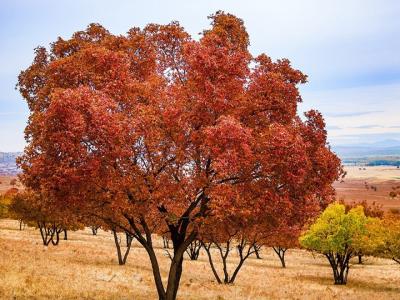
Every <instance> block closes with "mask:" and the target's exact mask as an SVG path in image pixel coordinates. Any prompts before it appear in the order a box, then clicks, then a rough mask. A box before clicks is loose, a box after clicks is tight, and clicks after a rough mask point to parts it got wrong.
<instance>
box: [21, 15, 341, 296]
mask: <svg viewBox="0 0 400 300" xmlns="http://www.w3.org/2000/svg"><path fill="white" fill-rule="evenodd" d="M210 19H211V28H210V29H209V30H205V31H204V32H203V34H202V36H201V38H200V39H199V40H195V39H193V38H192V37H191V36H190V35H189V34H188V33H186V32H185V31H184V29H183V28H182V27H181V26H180V25H179V23H177V22H172V23H170V24H168V25H157V24H149V25H147V26H146V27H145V28H143V29H139V28H132V29H130V30H129V31H128V33H127V34H126V35H123V36H117V35H113V34H111V33H109V32H108V31H107V30H106V29H104V28H103V27H102V26H101V25H98V24H91V25H89V27H88V28H87V29H86V30H85V31H79V32H76V33H75V34H74V35H73V36H72V38H70V39H68V40H64V39H62V38H59V39H58V40H57V41H56V42H54V43H53V44H51V47H50V50H46V49H45V48H43V47H39V48H37V49H36V56H35V59H34V61H33V63H32V65H31V66H30V67H29V68H27V69H26V70H25V71H23V72H22V73H21V74H20V76H19V83H18V87H19V90H20V92H21V94H22V96H23V97H24V98H25V100H26V101H27V103H28V106H29V109H30V111H31V114H30V117H29V122H28V125H27V128H26V140H27V142H28V145H27V147H26V149H25V152H24V154H23V156H22V157H21V158H20V160H19V164H20V166H21V168H22V169H23V175H22V176H21V180H22V181H23V183H24V184H25V185H26V186H27V187H28V188H29V189H32V190H35V191H37V192H40V193H41V194H42V195H45V197H43V199H53V200H55V201H52V205H53V206H52V207H53V208H54V209H66V208H67V209H68V210H69V211H70V212H71V213H79V214H82V215H88V216H89V215H90V216H91V217H96V218H98V219H100V220H101V222H106V223H107V224H109V226H113V227H114V228H118V230H119V231H121V230H122V231H125V232H127V233H128V234H130V235H131V236H133V237H134V238H136V239H137V240H138V241H139V243H140V244H141V245H142V246H143V247H144V248H145V249H146V251H147V253H148V255H149V258H150V261H151V265H152V270H153V275H154V280H155V284H156V288H157V292H158V295H159V298H160V299H175V298H176V294H177V291H178V287H179V282H180V277H181V273H182V261H183V254H184V252H185V250H186V249H187V247H188V245H189V244H190V243H191V242H192V241H194V240H195V239H196V238H197V237H198V234H199V231H200V230H201V226H202V224H203V223H204V222H205V221H206V220H207V219H208V218H210V217H214V218H215V217H218V216H220V219H223V218H224V214H226V213H228V214H232V213H235V212H236V213H239V214H240V217H242V218H246V217H251V216H254V215H257V214H265V215H267V214H268V212H267V214H266V213H265V210H268V209H269V208H270V207H274V206H278V205H279V206H280V207H282V208H285V207H291V208H293V207H294V208H295V209H296V211H297V214H298V215H299V216H301V217H302V218H303V217H306V216H309V215H312V214H313V213H315V211H318V210H319V209H320V207H321V206H324V205H326V203H328V202H329V201H330V200H331V197H332V195H333V192H334V191H333V189H332V186H331V184H332V182H333V181H335V180H336V179H337V178H338V177H339V176H340V175H341V173H342V170H341V167H340V161H339V159H338V158H337V157H336V156H335V155H334V154H333V153H332V152H331V151H330V149H329V147H328V145H327V142H326V131H325V129H324V126H325V125H324V122H323V119H322V117H321V115H320V114H319V113H318V112H316V111H310V112H308V113H307V114H306V117H305V120H304V121H302V120H301V118H300V117H299V116H298V115H297V105H298V103H299V102H300V101H301V97H300V94H299V91H298V88H297V85H298V84H301V83H305V82H306V76H305V75H304V74H302V73H301V72H300V71H298V70H295V69H293V68H292V67H291V65H290V63H289V61H288V60H286V59H283V60H278V61H276V62H273V61H272V60H271V59H270V58H269V57H268V56H267V55H265V54H261V55H259V56H256V57H253V56H252V55H251V54H250V52H249V50H248V47H249V37H248V34H247V32H246V30H245V27H244V24H243V22H242V20H240V19H238V18H236V17H235V16H233V15H230V14H226V13H223V12H217V13H216V14H214V15H212V16H210ZM54 203H55V204H54ZM274 209H276V207H275V208H274ZM282 211H283V212H284V211H285V210H284V209H283V210H282ZM164 228H167V230H168V231H169V235H170V238H171V241H172V243H173V253H172V255H171V264H170V267H169V275H168V278H167V279H166V281H163V278H162V276H161V274H160V269H159V263H158V260H157V256H156V253H155V250H154V247H153V240H152V238H153V235H152V234H153V233H159V232H165V230H164Z"/></svg>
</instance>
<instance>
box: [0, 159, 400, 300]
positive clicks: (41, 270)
mask: <svg viewBox="0 0 400 300" xmlns="http://www.w3.org/2000/svg"><path fill="white" fill-rule="evenodd" d="M363 168H364V167H363ZM363 168H361V170H360V169H359V167H346V171H347V176H346V178H345V180H344V182H340V183H339V182H338V183H336V184H335V188H336V190H337V193H338V198H344V199H345V200H346V201H352V200H364V199H365V200H367V201H377V202H379V203H381V204H382V205H383V206H384V208H385V209H390V208H400V200H393V199H390V197H389V196H388V193H389V191H390V189H391V187H392V186H394V185H397V184H398V183H399V178H400V170H399V169H396V168H395V167H365V170H364V169H363ZM11 179H12V178H11V177H1V178H0V181H1V182H2V183H1V184H0V192H4V191H5V190H7V189H8V188H9V187H10V186H9V182H10V180H11ZM365 183H367V185H368V186H375V187H376V188H377V190H376V191H375V190H372V189H371V188H369V189H367V188H366V186H365ZM157 242H158V245H157V246H158V247H157V255H158V258H159V260H160V264H161V268H162V273H163V276H164V277H166V276H167V267H166V266H167V265H168V264H169V258H168V257H167V256H166V253H165V251H164V250H163V248H162V247H161V246H162V245H161V241H160V240H158V239H157ZM0 249H1V255H0V298H1V299H157V295H156V293H155V287H154V283H153V278H152V272H151V267H150V263H149V260H148V258H147V254H146V252H145V251H144V249H142V248H141V247H140V245H138V244H137V242H136V243H134V245H133V248H132V250H131V253H130V254H129V257H128V262H127V265H125V266H119V265H118V263H117V257H116V250H115V245H114V243H113V240H112V236H111V234H110V233H107V232H103V231H100V232H99V234H98V235H97V236H93V235H92V233H91V231H90V230H88V229H87V230H85V231H77V232H70V233H69V240H68V241H64V240H61V241H60V244H59V245H58V246H57V247H54V246H49V247H44V246H43V245H42V242H41V239H40V235H39V232H38V231H37V230H34V229H33V228H26V229H25V230H23V231H19V230H18V222H17V221H13V220H0ZM261 256H262V257H263V259H261V260H259V259H256V258H255V257H251V258H249V259H248V261H246V263H245V265H244V267H243V269H242V271H241V272H240V273H239V276H238V278H237V281H236V282H235V284H234V285H230V286H226V285H218V284H217V283H216V282H215V280H214V277H213V275H212V273H211V271H210V268H209V265H208V260H207V257H206V255H205V253H204V252H203V253H201V255H200V258H199V260H198V261H190V260H189V259H187V260H185V262H184V272H183V277H182V281H181V286H180V290H179V294H178V298H179V299H182V300H183V299H220V300H222V299H362V298H364V299H373V298H375V299H399V298H400V265H398V264H396V263H395V262H393V261H391V260H387V259H378V258H366V260H365V263H364V264H363V265H359V264H357V263H356V261H354V262H353V263H352V266H351V269H350V273H349V282H348V284H347V286H335V285H333V283H332V275H331V269H330V267H329V264H328V262H327V260H326V259H325V258H324V257H322V256H320V255H317V254H315V255H313V254H312V253H310V252H306V251H303V250H289V251H288V252H287V255H286V257H287V268H286V269H282V268H281V267H280V262H279V260H278V258H277V257H276V256H275V254H274V253H273V251H272V249H268V248H267V249H263V251H262V253H261ZM234 263H235V257H233V258H231V261H230V267H233V264H234Z"/></svg>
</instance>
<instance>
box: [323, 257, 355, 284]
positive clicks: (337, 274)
mask: <svg viewBox="0 0 400 300" xmlns="http://www.w3.org/2000/svg"><path fill="white" fill-rule="evenodd" d="M325 256H326V257H327V258H328V260H329V263H330V265H331V267H332V272H333V278H334V281H335V284H337V285H344V284H346V283H347V275H348V274H349V268H350V266H349V261H350V258H351V253H345V254H344V255H342V254H338V253H328V254H325Z"/></svg>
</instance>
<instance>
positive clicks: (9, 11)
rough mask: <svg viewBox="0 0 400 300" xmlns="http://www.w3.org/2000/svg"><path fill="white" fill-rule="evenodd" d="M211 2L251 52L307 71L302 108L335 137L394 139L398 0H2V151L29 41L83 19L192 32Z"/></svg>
mask: <svg viewBox="0 0 400 300" xmlns="http://www.w3.org/2000/svg"><path fill="white" fill-rule="evenodd" d="M217 10H223V11H225V12H229V13H232V14H234V15H236V16H238V17H240V18H242V19H243V20H244V22H245V26H246V28H247V31H248V33H249V35H250V43H251V46H250V51H251V52H252V54H253V55H258V54H260V53H266V54H267V55H269V56H271V57H272V58H273V59H278V58H288V59H289V60H290V61H291V62H292V65H293V66H294V67H295V68H297V69H300V70H301V71H302V72H303V73H305V74H307V75H308V76H309V77H308V80H309V82H308V83H307V84H306V85H303V86H301V87H300V90H301V94H302V97H303V103H302V104H301V105H300V107H299V111H300V113H302V111H306V110H308V109H311V108H314V109H318V110H319V111H321V112H322V113H323V115H324V117H325V120H326V123H327V129H328V137H329V141H330V143H331V144H332V145H334V146H335V145H343V144H357V143H368V142H371V143H372V142H379V141H382V140H386V139H398V140H400V120H399V113H400V1H390V0H387V1H383V0H380V1H379V0H376V1H368V0H362V1H361V0H360V1H358V0H346V1H342V0H335V1H329V0H326V1H318V0H302V1H298V0H292V1H289V0H280V1H265V0H264V1H252V0H247V1H243V0H241V1H234V0H225V1H223V0H220V1H216V0H213V1H208V0H206V1H205V0H202V1H189V0H186V1H184V0H182V1H172V0H169V1H161V0H160V1H151V0H145V1H143V0H142V1H135V0H131V1H122V0H120V1H102V0H96V1H95V0H81V1H78V0H76V1H72V0H70V1H62V2H61V1H45V0H43V1H42V0H30V1H28V0H13V1H12V0H2V1H1V2H0V41H1V42H0V152H1V151H22V150H23V147H24V145H25V141H24V134H23V130H24V128H25V126H26V121H27V118H28V114H29V111H28V109H27V106H26V104H25V102H24V101H23V99H22V97H21V96H20V95H19V93H18V91H16V90H15V84H16V82H17V76H18V74H19V72H20V71H21V70H23V69H25V68H27V67H28V66H29V65H30V64H31V62H32V59H33V49H34V48H35V47H36V46H39V45H42V46H48V45H49V43H51V42H53V41H55V40H56V39H57V37H58V36H61V37H63V38H65V39H66V38H69V37H70V36H71V35H72V33H74V32H75V31H78V30H83V29H85V28H86V26H87V25H88V24H89V23H100V24H102V25H103V26H104V27H105V28H107V29H108V30H109V31H110V32H112V33H114V34H124V33H126V32H127V31H128V30H129V28H131V27H137V26H139V27H143V26H145V25H146V24H148V23H159V24H167V23H169V22H171V21H173V20H178V21H179V22H180V24H181V25H182V26H183V27H185V29H186V30H187V31H188V32H189V33H190V34H191V35H192V36H193V37H194V38H198V37H199V35H198V33H199V32H201V31H202V30H203V29H205V28H207V27H208V26H209V20H208V19H207V16H208V15H210V14H212V13H215V12H216V11H217Z"/></svg>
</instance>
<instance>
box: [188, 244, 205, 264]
mask: <svg viewBox="0 0 400 300" xmlns="http://www.w3.org/2000/svg"><path fill="white" fill-rule="evenodd" d="M201 247H202V244H201V242H200V241H199V240H194V241H193V242H191V243H190V245H189V247H188V248H187V249H186V253H187V254H188V255H189V258H190V260H197V259H198V258H199V255H200V249H201Z"/></svg>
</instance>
